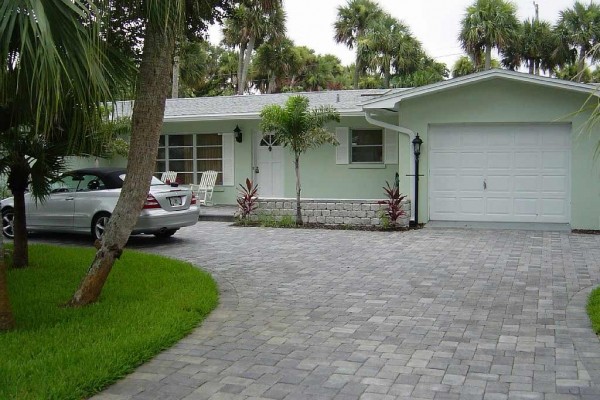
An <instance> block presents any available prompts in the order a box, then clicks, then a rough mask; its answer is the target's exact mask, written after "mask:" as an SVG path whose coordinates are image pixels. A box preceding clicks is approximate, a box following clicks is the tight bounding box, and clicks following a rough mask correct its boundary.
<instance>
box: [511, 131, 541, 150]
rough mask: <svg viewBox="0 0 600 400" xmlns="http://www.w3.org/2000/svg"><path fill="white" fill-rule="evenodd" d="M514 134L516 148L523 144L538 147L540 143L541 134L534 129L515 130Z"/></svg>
mask: <svg viewBox="0 0 600 400" xmlns="http://www.w3.org/2000/svg"><path fill="white" fill-rule="evenodd" d="M514 136H515V144H516V146H517V148H518V147H524V146H532V147H538V146H539V145H540V144H541V135H540V133H539V132H536V129H527V130H526V131H521V132H517V133H515V135H514Z"/></svg>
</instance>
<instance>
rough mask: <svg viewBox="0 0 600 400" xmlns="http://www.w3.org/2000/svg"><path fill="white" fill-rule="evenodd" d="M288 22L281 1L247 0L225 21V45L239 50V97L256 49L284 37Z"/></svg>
mask: <svg viewBox="0 0 600 400" xmlns="http://www.w3.org/2000/svg"><path fill="white" fill-rule="evenodd" d="M285 19H286V17H285V12H284V11H283V6H282V0H269V1H265V0H245V1H242V2H241V3H240V4H239V5H238V6H237V7H236V8H235V10H234V11H233V13H232V14H231V16H230V17H229V18H227V19H226V20H225V24H224V27H223V37H224V39H223V42H224V43H225V44H226V45H228V46H231V47H234V48H235V47H237V48H238V50H239V53H238V57H239V58H238V73H237V77H238V82H237V94H240V95H241V94H244V91H245V90H246V84H247V77H248V71H249V69H250V60H251V59H252V53H253V52H254V48H255V47H256V46H258V45H260V44H261V43H262V42H263V41H265V40H269V39H273V38H278V37H280V36H283V35H285Z"/></svg>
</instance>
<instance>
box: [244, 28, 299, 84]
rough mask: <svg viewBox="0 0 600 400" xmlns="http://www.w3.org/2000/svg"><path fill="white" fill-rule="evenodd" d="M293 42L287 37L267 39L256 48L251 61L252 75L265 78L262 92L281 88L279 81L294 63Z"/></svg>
mask: <svg viewBox="0 0 600 400" xmlns="http://www.w3.org/2000/svg"><path fill="white" fill-rule="evenodd" d="M293 48H294V42H292V41H291V40H290V39H288V38H287V37H284V38H281V39H274V40H269V41H268V42H265V43H263V44H261V45H260V46H259V47H258V49H257V50H256V55H255V57H254V59H253V61H252V67H253V70H254V71H253V76H254V77H265V78H266V82H267V83H266V85H265V86H266V89H265V88H264V87H262V88H261V92H263V93H265V92H266V93H275V92H277V91H280V90H281V81H282V80H283V78H284V77H285V75H286V74H287V73H288V72H289V71H290V69H291V68H292V66H293V64H294V52H293Z"/></svg>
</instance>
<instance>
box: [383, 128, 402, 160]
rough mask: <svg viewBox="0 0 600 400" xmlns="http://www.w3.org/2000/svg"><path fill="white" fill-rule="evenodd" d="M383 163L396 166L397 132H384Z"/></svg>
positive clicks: (388, 130) (387, 130)
mask: <svg viewBox="0 0 600 400" xmlns="http://www.w3.org/2000/svg"><path fill="white" fill-rule="evenodd" d="M384 135H385V139H384V142H383V143H384V144H383V146H384V149H383V151H384V154H385V158H384V163H385V164H398V151H399V150H398V132H394V131H392V130H390V129H386V130H385V131H384Z"/></svg>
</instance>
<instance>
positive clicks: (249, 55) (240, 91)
mask: <svg viewBox="0 0 600 400" xmlns="http://www.w3.org/2000/svg"><path fill="white" fill-rule="evenodd" d="M255 43H256V37H255V36H250V40H248V44H247V45H246V51H245V52H244V53H245V54H244V62H243V63H242V74H241V78H240V85H239V87H238V94H244V91H245V90H246V83H247V82H246V80H247V79H248V70H249V69H250V59H251V58H252V52H253V51H254V44H255Z"/></svg>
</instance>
